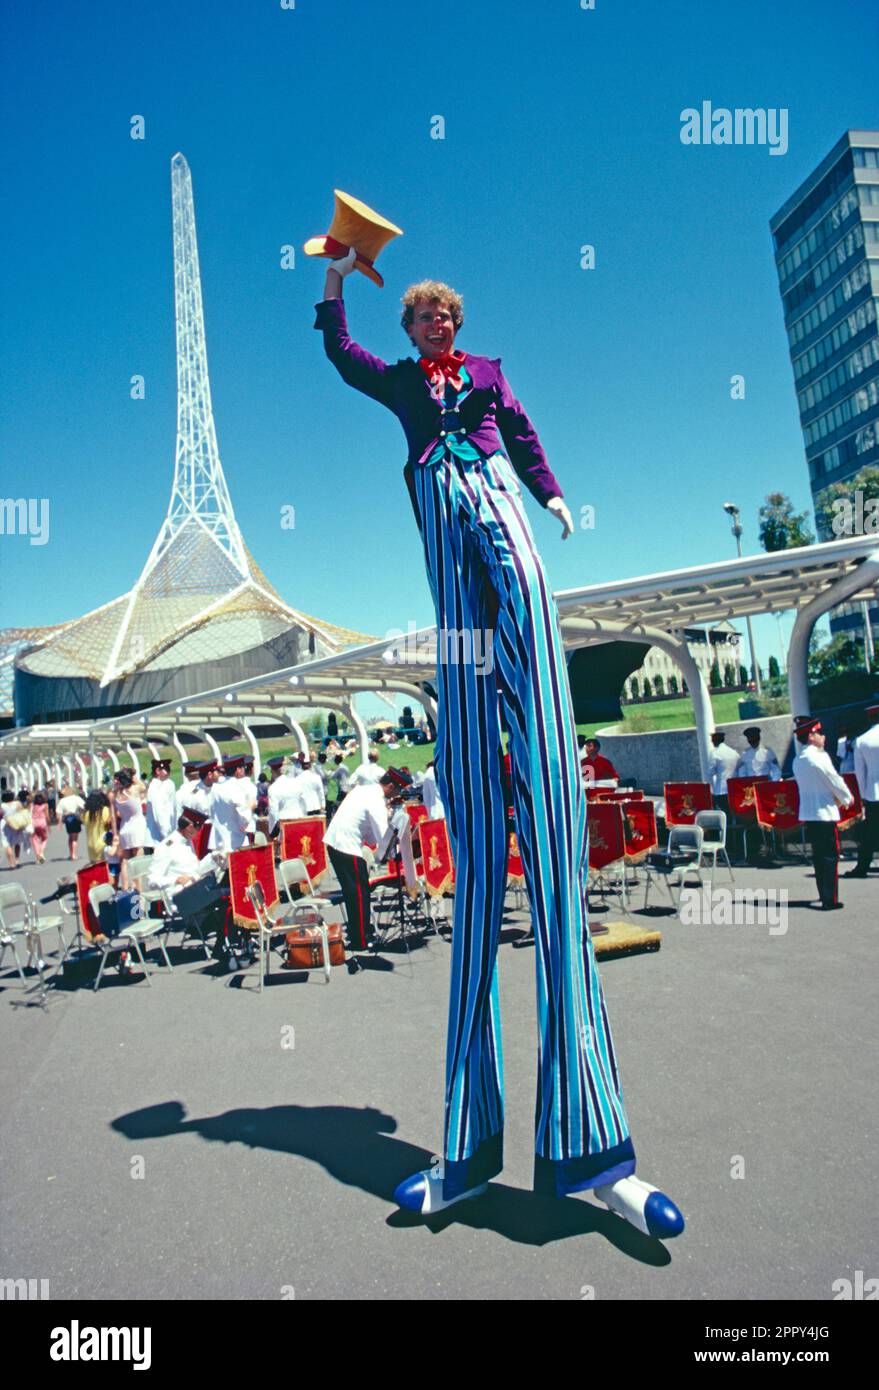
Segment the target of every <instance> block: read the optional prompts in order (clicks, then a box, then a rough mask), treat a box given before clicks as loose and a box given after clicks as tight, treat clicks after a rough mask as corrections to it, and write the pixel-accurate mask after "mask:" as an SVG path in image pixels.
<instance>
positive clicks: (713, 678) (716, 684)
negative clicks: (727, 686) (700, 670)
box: [708, 661, 720, 690]
mask: <svg viewBox="0 0 879 1390" xmlns="http://www.w3.org/2000/svg"><path fill="white" fill-rule="evenodd" d="M708 685H709V687H710V688H711V689H712V690H719V689H720V667H719V665H718V664H717V662H716V661H712V663H711V670H710V671H709V672H708Z"/></svg>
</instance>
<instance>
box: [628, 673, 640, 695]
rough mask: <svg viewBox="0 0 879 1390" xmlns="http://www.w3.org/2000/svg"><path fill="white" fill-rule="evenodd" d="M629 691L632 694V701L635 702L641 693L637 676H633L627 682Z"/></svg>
mask: <svg viewBox="0 0 879 1390" xmlns="http://www.w3.org/2000/svg"><path fill="white" fill-rule="evenodd" d="M629 689H630V690H631V692H632V699H633V700H637V698H638V696H639V695H640V693H641V687H640V685H639V684H638V677H637V676H633V677H632V679H631V680H630V681H629Z"/></svg>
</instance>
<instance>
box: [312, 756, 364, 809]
mask: <svg viewBox="0 0 879 1390" xmlns="http://www.w3.org/2000/svg"><path fill="white" fill-rule="evenodd" d="M379 772H381V768H379ZM296 788H297V791H298V792H299V800H300V802H301V803H302V806H303V815H306V816H322V815H323V813H324V811H325V810H326V804H327V794H326V791H325V790H324V784H323V779H322V778H321V777H320V775H319V774H318V773H317V772H316V771H315V769H314V767H313V766H312V763H311V759H310V758H303V760H302V771H301V772H300V774H299V776H298V777H297V778H296Z"/></svg>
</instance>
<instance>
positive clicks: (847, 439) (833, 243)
mask: <svg viewBox="0 0 879 1390" xmlns="http://www.w3.org/2000/svg"><path fill="white" fill-rule="evenodd" d="M769 225H770V229H771V231H772V237H773V241H774V245H775V264H776V268H777V270H778V283H779V289H780V291H781V299H782V304H783V306H784V324H785V328H786V330H787V337H788V343H789V345H790V356H791V364H792V366H793V370H794V383H795V386H796V392H797V402H798V405H799V411H800V424H801V426H802V430H803V441H804V443H805V446H806V462H807V465H808V468H809V482H810V485H811V489H812V497H813V500H814V499H815V498H816V497H817V495H818V494H819V493H820V492H821V491H822V490H823V489H824V488H826V487H829V486H830V485H831V484H832V483H839V482H845V481H846V480H847V479H849V478H852V477H853V476H854V475H855V474H856V473H858V472H860V470H861V469H862V468H865V467H867V466H868V465H876V466H879V131H877V130H847V131H846V132H845V134H844V135H843V137H842V139H841V140H840V141H839V142H838V143H837V144H836V145H834V147H833V149H832V150H831V151H830V153H829V154H828V155H827V157H826V159H823V160H822V161H821V163H820V164H819V165H818V167H817V169H815V170H814V172H813V173H812V174H810V175H809V177H808V178H807V179H806V180H805V182H804V183H802V184H800V187H799V188H798V189H797V191H796V192H795V193H794V194H793V195H792V197H790V198H788V200H787V202H786V203H785V204H784V205H783V207H781V208H779V210H778V212H777V213H776V214H775V216H774V217H773V218H772V219H771V221H770V224H769ZM820 538H821V539H822V540H825V539H826V540H832V539H833V535H832V533H828V534H826V535H824V534H822V535H821V537H820ZM871 618H872V623H873V625H875V624H877V623H879V611H877V610H873V611H872V614H871ZM862 623H863V619H862V616H861V615H860V613H854V612H851V611H848V612H846V610H842V611H840V612H839V613H838V614H837V616H836V618H835V619H834V622H833V624H832V626H833V627H834V629H835V630H840V629H845V628H855V627H861V626H862Z"/></svg>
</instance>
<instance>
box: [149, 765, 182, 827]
mask: <svg viewBox="0 0 879 1390" xmlns="http://www.w3.org/2000/svg"><path fill="white" fill-rule="evenodd" d="M146 819H147V830H148V831H149V835H150V839H151V840H152V842H153V844H154V845H160V844H161V843H162V841H163V840H164V839H165V838H166V837H167V836H168V835H170V834H171V832H172V831H173V829H174V827H175V825H176V824H177V790H176V788H175V786H174V783H173V782H172V781H171V759H170V758H153V775H152V778H151V780H150V785H149V787H148V789H147V809H146Z"/></svg>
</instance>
